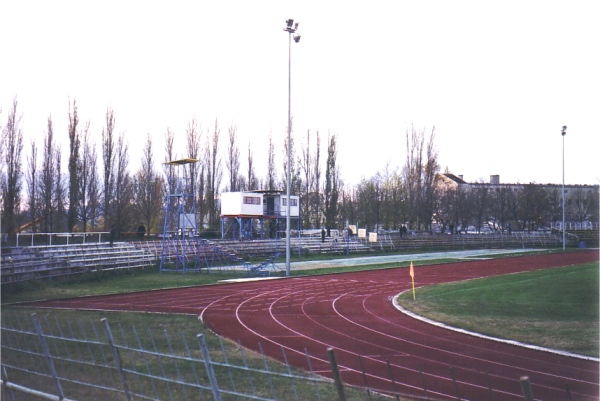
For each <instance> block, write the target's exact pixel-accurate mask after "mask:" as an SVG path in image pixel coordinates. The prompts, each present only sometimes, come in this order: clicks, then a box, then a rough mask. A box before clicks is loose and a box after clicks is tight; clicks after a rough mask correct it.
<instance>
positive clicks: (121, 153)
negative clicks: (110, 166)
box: [111, 133, 137, 232]
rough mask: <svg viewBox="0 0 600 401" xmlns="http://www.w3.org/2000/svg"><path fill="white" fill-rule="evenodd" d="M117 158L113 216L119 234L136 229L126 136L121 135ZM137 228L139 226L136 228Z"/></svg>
mask: <svg viewBox="0 0 600 401" xmlns="http://www.w3.org/2000/svg"><path fill="white" fill-rule="evenodd" d="M115 150H116V153H115V155H116V158H115V191H114V200H113V205H114V207H113V215H112V216H111V217H114V220H111V221H114V222H115V225H116V227H117V230H118V232H121V231H125V230H127V229H131V228H133V227H134V224H135V221H134V220H133V216H134V214H135V213H134V212H133V204H132V200H133V190H132V183H131V181H132V180H131V176H130V175H129V146H128V145H127V143H126V141H125V134H124V133H120V134H119V138H118V140H117V147H116V148H115ZM135 227H137V226H135Z"/></svg>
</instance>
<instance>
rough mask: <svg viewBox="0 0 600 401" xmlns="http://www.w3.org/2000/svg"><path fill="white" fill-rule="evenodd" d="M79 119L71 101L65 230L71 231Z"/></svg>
mask: <svg viewBox="0 0 600 401" xmlns="http://www.w3.org/2000/svg"><path fill="white" fill-rule="evenodd" d="M78 125H79V117H78V116H77V103H76V101H75V100H73V107H71V104H70V103H69V208H68V212H67V213H68V214H67V229H68V231H73V229H74V228H75V225H76V224H77V204H78V195H79V190H78V186H79V176H80V175H81V173H82V172H81V171H79V169H78V167H79V166H80V163H79V157H80V155H79V148H80V145H81V138H80V135H79V129H78Z"/></svg>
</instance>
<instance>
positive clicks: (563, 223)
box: [561, 125, 567, 251]
mask: <svg viewBox="0 0 600 401" xmlns="http://www.w3.org/2000/svg"><path fill="white" fill-rule="evenodd" d="M561 135H562V245H563V251H564V250H565V248H566V244H567V241H566V240H567V234H566V231H565V135H567V126H566V125H563V127H562V131H561Z"/></svg>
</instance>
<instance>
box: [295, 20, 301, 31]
mask: <svg viewBox="0 0 600 401" xmlns="http://www.w3.org/2000/svg"><path fill="white" fill-rule="evenodd" d="M298 25H300V23H299V22H296V23H295V24H294V30H296V29H298Z"/></svg>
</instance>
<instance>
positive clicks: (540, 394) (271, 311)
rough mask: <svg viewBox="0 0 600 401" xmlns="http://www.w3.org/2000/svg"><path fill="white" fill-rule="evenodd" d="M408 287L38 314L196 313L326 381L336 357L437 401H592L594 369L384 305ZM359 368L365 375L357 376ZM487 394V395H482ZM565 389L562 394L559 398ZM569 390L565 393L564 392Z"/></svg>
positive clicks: (248, 293)
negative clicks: (528, 399)
mask: <svg viewBox="0 0 600 401" xmlns="http://www.w3.org/2000/svg"><path fill="white" fill-rule="evenodd" d="M593 261H598V252H597V251H582V252H576V253H565V254H558V255H544V256H527V257H511V258H504V259H495V260H486V261H469V262H461V263H453V264H444V265H433V266H419V267H417V268H416V269H415V280H416V281H415V285H416V286H425V285H429V284H436V283H442V282H450V281H458V280H466V279H471V278H477V277H484V276H492V275H499V274H506V273H513V272H522V271H529V270H536V269H544V268H550V267H556V266H565V265H569V264H578V263H585V262H593ZM408 289H410V277H409V274H408V269H407V268H396V269H385V270H376V271H368V272H357V273H345V274H332V275H323V276H313V277H301V278H286V279H278V280H267V281H251V282H243V283H234V284H222V285H212V286H201V287H192V288H184V289H172V290H160V291H151V292H141V293H131V294H125V295H110V296H97V297H86V298H79V299H71V300H63V301H49V302H44V303H37V304H36V305H37V306H45V307H61V308H79V309H101V310H130V311H151V312H166V313H187V314H196V315H200V317H201V318H202V320H203V321H204V322H205V323H206V324H207V325H208V327H209V328H210V329H212V330H214V331H215V332H216V333H218V334H220V335H222V336H225V337H228V338H230V339H232V340H239V341H240V342H241V343H242V344H243V345H245V346H246V347H249V348H252V349H255V350H258V344H259V343H260V344H261V345H262V348H263V350H264V351H265V353H266V354H268V355H270V356H272V357H274V358H277V359H281V349H282V347H283V349H285V350H286V355H287V357H288V361H289V362H290V363H291V364H293V365H296V366H299V367H302V368H308V364H307V358H306V353H308V355H309V356H310V360H311V366H312V369H313V370H314V371H315V372H318V373H321V374H323V375H325V376H330V368H329V362H328V359H327V352H326V350H327V348H329V347H331V348H333V349H335V354H336V358H337V362H338V365H339V366H340V369H341V372H342V379H343V381H344V382H345V383H349V384H355V385H358V386H365V385H366V386H368V387H371V388H375V389H381V390H387V391H398V392H401V393H406V394H414V395H427V396H430V397H434V398H441V399H458V398H460V399H463V400H465V399H470V400H488V399H493V400H496V401H499V400H522V399H523V395H522V392H521V387H520V382H519V378H520V377H521V376H524V375H526V376H528V377H529V378H530V381H531V383H532V389H533V394H534V396H535V398H536V399H542V400H546V401H548V400H567V399H573V400H598V395H599V363H598V362H597V360H596V361H594V360H585V359H579V358H574V357H569V356H563V355H557V354H552V353H548V352H543V351H538V350H532V349H527V348H522V347H518V346H514V345H509V344H504V343H499V342H496V341H491V340H486V339H482V338H477V337H473V336H470V335H466V334H461V333H457V332H454V331H450V330H447V329H443V328H439V327H435V326H432V325H429V324H427V323H423V322H421V321H419V320H416V319H413V318H411V317H409V316H406V315H404V314H402V313H400V312H399V311H398V310H396V309H395V308H394V307H393V305H392V298H393V297H394V296H395V295H396V294H398V293H399V292H402V291H404V290H408ZM363 370H364V374H363ZM490 388H491V389H493V390H492V392H490ZM567 389H568V390H567ZM567 391H568V392H569V393H570V397H571V398H569V394H568V393H567Z"/></svg>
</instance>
